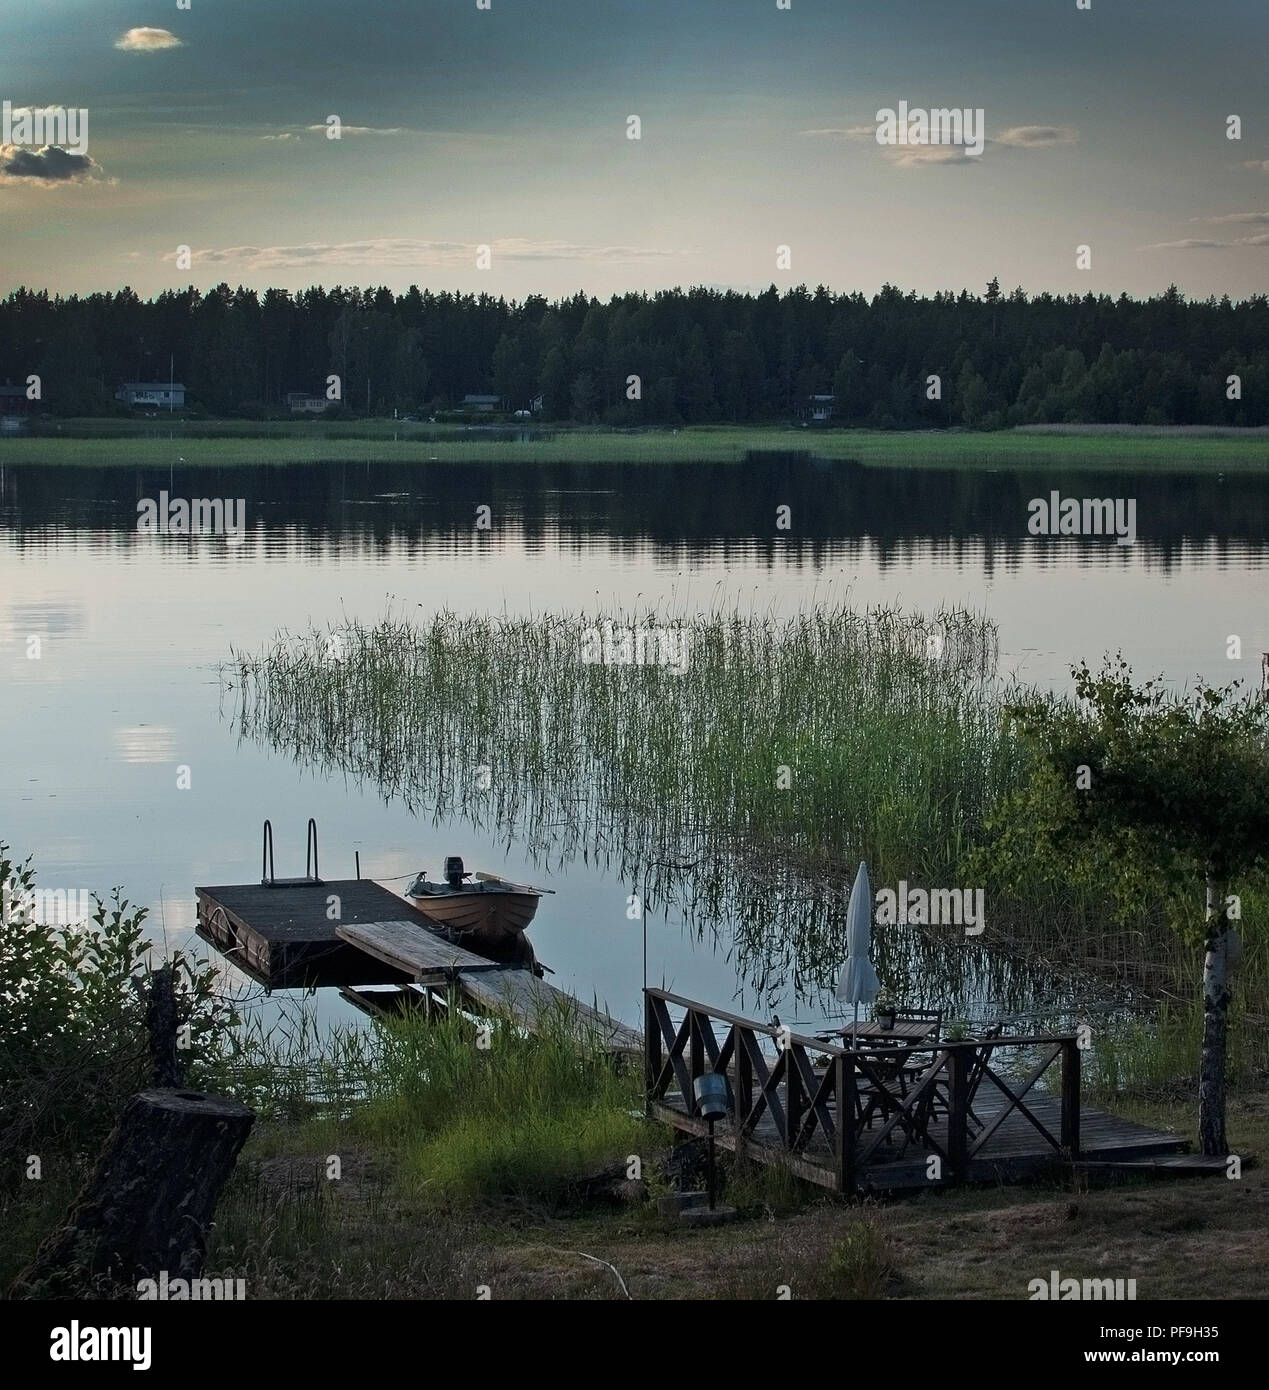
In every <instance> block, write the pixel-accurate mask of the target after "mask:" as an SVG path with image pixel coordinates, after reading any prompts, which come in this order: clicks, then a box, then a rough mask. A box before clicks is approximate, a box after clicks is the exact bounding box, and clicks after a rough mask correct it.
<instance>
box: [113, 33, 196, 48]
mask: <svg viewBox="0 0 1269 1390" xmlns="http://www.w3.org/2000/svg"><path fill="white" fill-rule="evenodd" d="M115 47H116V48H121V49H123V51H124V52H125V53H156V52H157V51H158V50H159V49H161V48H184V47H185V45H184V44H183V43H182V42H181V40H180V39H178V38H177V37H176V35H175V34H174V33H172V31H171V30H170V29H150V28H147V27H145V26H142V27H141V28H139V29H129V30H128V32H127V33H126V34H124V36H123V37H122V38H119V39H116V40H115Z"/></svg>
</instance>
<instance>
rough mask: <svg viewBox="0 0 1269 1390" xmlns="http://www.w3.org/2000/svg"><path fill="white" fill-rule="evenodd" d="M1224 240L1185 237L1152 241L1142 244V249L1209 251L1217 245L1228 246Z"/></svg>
mask: <svg viewBox="0 0 1269 1390" xmlns="http://www.w3.org/2000/svg"><path fill="white" fill-rule="evenodd" d="M1228 245H1229V243H1228V242H1225V241H1207V240H1204V239H1202V238H1200V237H1192V236H1191V237H1185V238H1184V239H1183V240H1181V241H1154V242H1151V243H1150V245H1149V246H1143V247H1141V248H1140V249H1141V250H1142V251H1210V250H1212V249H1213V248H1215V247H1218V246H1228Z"/></svg>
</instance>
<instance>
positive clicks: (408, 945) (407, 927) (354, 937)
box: [335, 919, 503, 985]
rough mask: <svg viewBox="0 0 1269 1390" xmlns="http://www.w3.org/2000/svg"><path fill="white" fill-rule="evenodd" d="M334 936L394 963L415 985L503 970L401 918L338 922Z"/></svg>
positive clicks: (386, 963)
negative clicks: (466, 973)
mask: <svg viewBox="0 0 1269 1390" xmlns="http://www.w3.org/2000/svg"><path fill="white" fill-rule="evenodd" d="M335 935H336V936H338V937H339V939H340V940H341V941H347V942H348V944H349V945H350V946H355V947H356V948H357V949H358V950H359V951H365V952H366V954H367V955H370V956H373V957H374V958H375V959H376V960H378V961H382V962H383V963H384V964H385V965H391V966H394V967H395V968H396V969H397V970H399V971H400V972H401V973H402V974H406V975H410V976H411V977H412V978H413V980H414V981H415V983H416V984H421V985H443V984H445V983H446V982H447V981H449V980H452V979H453V978H454V975H455V972H456V971H459V970H462V971H470V972H472V973H474V974H479V973H481V972H482V971H487V970H501V969H502V968H503V967H502V966H500V965H499V964H498V962H497V961H492V960H486V959H485V957H484V956H478V955H474V954H473V953H472V952H471V951H465V950H463V948H462V947H461V946H455V945H453V944H452V943H450V942H448V941H446V940H445V938H444V937H442V936H437V935H436V934H434V933H432V932H426V931H420V930H419V927H418V923H417V922H411V921H408V920H406V919H398V920H396V921H392V922H357V923H344V922H341V923H339V924H338V925H337V926H336V928H335Z"/></svg>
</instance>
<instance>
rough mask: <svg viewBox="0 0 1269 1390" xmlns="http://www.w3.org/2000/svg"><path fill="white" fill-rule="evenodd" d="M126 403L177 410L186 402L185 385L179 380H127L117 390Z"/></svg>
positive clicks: (118, 396) (120, 399) (117, 393)
mask: <svg viewBox="0 0 1269 1390" xmlns="http://www.w3.org/2000/svg"><path fill="white" fill-rule="evenodd" d="M115 400H117V401H122V402H123V403H124V405H161V406H162V407H163V409H164V410H175V409H176V407H177V406H184V404H185V387H184V386H183V385H182V384H181V383H180V382H179V381H125V382H124V383H123V385H122V386H121V387H120V388H119V389H118V390H117V391H116V392H115Z"/></svg>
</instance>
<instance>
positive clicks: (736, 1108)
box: [644, 989, 1186, 1192]
mask: <svg viewBox="0 0 1269 1390" xmlns="http://www.w3.org/2000/svg"><path fill="white" fill-rule="evenodd" d="M644 1001H645V1028H644V1042H645V1054H644V1063H645V1077H646V1085H647V1111H648V1114H649V1115H650V1116H651V1117H653V1118H655V1119H659V1120H662V1121H664V1122H665V1123H666V1124H669V1125H672V1126H673V1127H674V1128H675V1129H678V1130H681V1131H684V1132H686V1133H688V1134H693V1135H705V1134H707V1133H708V1132H709V1125H708V1123H707V1122H706V1121H705V1120H704V1119H703V1118H701V1117H700V1116H699V1115H697V1114H696V1113H695V1106H694V1103H693V1101H692V1097H693V1095H694V1083H695V1081H696V1079H697V1078H698V1077H700V1076H703V1075H706V1074H708V1073H714V1074H720V1075H723V1076H725V1077H726V1078H727V1082H728V1092H729V1106H728V1115H727V1117H726V1118H725V1119H722V1120H719V1121H717V1122H716V1125H715V1137H716V1140H717V1142H718V1144H719V1145H720V1146H721V1147H723V1148H725V1149H730V1150H731V1151H732V1152H734V1153H737V1154H742V1155H744V1156H745V1157H747V1158H751V1159H754V1160H756V1161H758V1162H761V1163H768V1164H775V1165H779V1166H782V1167H785V1168H788V1169H789V1170H790V1171H791V1172H793V1173H794V1174H796V1175H797V1176H798V1177H800V1178H803V1179H805V1180H806V1181H808V1182H813V1183H817V1184H818V1185H820V1186H822V1187H827V1188H831V1189H833V1190H835V1191H838V1192H866V1191H896V1190H903V1189H911V1188H927V1187H934V1186H946V1185H949V1184H956V1183H964V1182H981V1181H998V1180H1004V1179H1015V1178H1022V1177H1027V1176H1031V1175H1036V1174H1040V1173H1043V1172H1044V1171H1046V1170H1058V1171H1067V1172H1069V1171H1071V1170H1072V1168H1074V1167H1075V1166H1076V1165H1078V1164H1082V1163H1092V1162H1099V1163H1119V1164H1122V1163H1126V1162H1129V1161H1134V1160H1149V1159H1160V1160H1162V1159H1164V1158H1166V1156H1169V1155H1175V1154H1177V1153H1179V1151H1180V1150H1182V1149H1184V1148H1185V1147H1186V1146H1185V1143H1184V1141H1183V1140H1181V1139H1180V1138H1178V1137H1177V1136H1176V1135H1174V1134H1168V1133H1165V1132H1164V1131H1162V1130H1154V1129H1149V1128H1147V1127H1146V1126H1145V1125H1139V1124H1135V1123H1134V1122H1132V1121H1130V1120H1123V1119H1120V1118H1118V1117H1117V1116H1114V1115H1110V1114H1107V1113H1106V1112H1104V1111H1100V1110H1093V1109H1089V1108H1086V1107H1084V1106H1083V1105H1082V1103H1081V1098H1080V1080H1079V1077H1080V1067H1079V1049H1078V1045H1077V1041H1076V1038H1075V1037H1074V1035H1066V1034H1054V1035H1046V1036H1040V1037H999V1038H992V1039H981V1040H968V1041H965V1042H938V1043H932V1044H930V1045H928V1046H926V1047H924V1048H922V1049H920V1056H921V1058H922V1066H921V1068H920V1069H918V1070H919V1074H917V1075H915V1079H911V1080H907V1081H901V1080H899V1079H898V1077H897V1076H896V1074H895V1073H896V1069H895V1068H891V1069H890V1070H887V1069H886V1068H885V1067H884V1065H883V1063H884V1062H886V1061H887V1060H889V1061H892V1062H893V1061H898V1060H901V1059H907V1058H911V1057H913V1056H914V1055H916V1054H915V1052H914V1051H912V1050H908V1049H904V1048H878V1047H876V1046H874V1045H871V1044H870V1045H869V1046H868V1047H867V1048H861V1049H858V1050H852V1049H850V1048H847V1047H845V1046H838V1045H836V1044H835V1043H830V1042H823V1041H821V1040H819V1039H816V1038H810V1037H804V1036H801V1035H799V1034H796V1033H790V1032H787V1031H785V1030H781V1029H776V1028H772V1027H770V1026H768V1025H766V1024H762V1023H756V1022H754V1021H753V1020H752V1019H746V1018H742V1017H741V1016H740V1015H738V1014H733V1013H729V1012H727V1011H726V1010H722V1009H715V1008H710V1007H708V1006H706V1005H704V1004H699V1003H697V1002H695V1001H694V1000H691V999H683V998H681V997H679V996H677V995H674V994H669V993H667V992H666V991H664V990H656V989H648V990H645V991H644ZM1055 1063H1060V1084H1059V1087H1058V1089H1057V1091H1056V1093H1055V1092H1053V1091H1049V1090H1046V1089H1044V1087H1043V1086H1042V1085H1041V1084H1040V1083H1041V1082H1042V1080H1043V1079H1044V1078H1045V1077H1046V1075H1047V1074H1048V1073H1049V1071H1050V1068H1051V1067H1052V1066H1053V1065H1054V1064H1055ZM906 1074H907V1075H908V1076H913V1075H914V1073H913V1072H908V1073H906ZM1140 1171H1146V1172H1149V1171H1152V1170H1151V1169H1149V1168H1148V1167H1145V1165H1143V1167H1142V1169H1141V1170H1140ZM1160 1171H1167V1169H1166V1168H1163V1169H1161V1170H1160Z"/></svg>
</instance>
